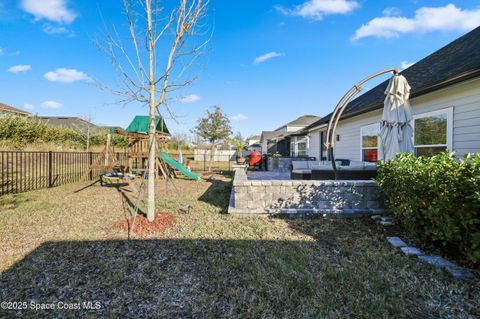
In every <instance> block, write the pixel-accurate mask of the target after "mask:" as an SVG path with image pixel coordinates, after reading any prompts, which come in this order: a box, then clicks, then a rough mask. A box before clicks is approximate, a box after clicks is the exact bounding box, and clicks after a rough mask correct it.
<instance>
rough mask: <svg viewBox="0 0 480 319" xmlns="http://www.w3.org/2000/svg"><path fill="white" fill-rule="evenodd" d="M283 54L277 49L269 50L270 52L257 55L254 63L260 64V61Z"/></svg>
mask: <svg viewBox="0 0 480 319" xmlns="http://www.w3.org/2000/svg"><path fill="white" fill-rule="evenodd" d="M282 55H283V54H281V53H278V52H275V51H272V52H268V53H265V54H264V55H261V56H259V57H256V58H255V60H253V64H259V63H262V62H265V61H267V60H270V59H272V58H276V57H279V56H282Z"/></svg>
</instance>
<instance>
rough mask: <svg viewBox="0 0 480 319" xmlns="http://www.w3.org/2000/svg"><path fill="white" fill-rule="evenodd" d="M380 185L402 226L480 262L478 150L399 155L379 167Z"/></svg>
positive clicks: (479, 158)
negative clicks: (457, 155) (462, 153)
mask: <svg viewBox="0 0 480 319" xmlns="http://www.w3.org/2000/svg"><path fill="white" fill-rule="evenodd" d="M377 183H378V185H379V186H380V188H381V189H382V190H383V192H384V193H385V195H386V205H387V207H388V208H389V209H390V210H391V211H392V212H393V213H394V218H395V222H396V223H397V224H398V225H400V226H403V228H404V229H405V230H407V231H408V232H410V233H412V234H413V235H415V236H417V237H419V238H421V239H423V240H425V241H429V242H433V243H437V244H440V245H442V246H445V247H447V248H448V249H449V250H450V251H451V252H452V253H455V254H459V253H460V254H461V255H462V256H464V257H466V258H467V259H468V260H470V261H471V262H474V263H478V262H480V153H476V154H469V155H466V156H465V157H464V158H461V159H460V158H455V157H454V154H453V153H448V152H444V153H441V154H438V155H436V156H433V157H423V156H421V157H416V156H413V155H411V154H400V155H398V156H397V157H396V158H395V159H393V160H391V161H390V162H388V163H381V164H380V165H379V175H378V178H377Z"/></svg>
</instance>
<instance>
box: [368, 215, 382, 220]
mask: <svg viewBox="0 0 480 319" xmlns="http://www.w3.org/2000/svg"><path fill="white" fill-rule="evenodd" d="M370 218H371V219H373V220H379V219H380V218H382V216H380V215H373V216H371V217H370Z"/></svg>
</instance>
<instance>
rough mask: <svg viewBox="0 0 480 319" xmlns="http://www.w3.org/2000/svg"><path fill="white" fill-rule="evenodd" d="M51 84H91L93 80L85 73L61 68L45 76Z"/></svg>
mask: <svg viewBox="0 0 480 319" xmlns="http://www.w3.org/2000/svg"><path fill="white" fill-rule="evenodd" d="M43 77H44V78H45V79H47V80H48V81H50V82H60V83H73V82H75V81H86V82H91V81H92V79H91V78H90V77H89V76H88V75H87V74H85V73H83V72H80V71H77V70H75V69H66V68H59V69H56V70H55V71H50V72H47V73H45V74H44V75H43Z"/></svg>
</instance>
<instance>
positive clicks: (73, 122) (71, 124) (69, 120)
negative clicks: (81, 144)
mask: <svg viewBox="0 0 480 319" xmlns="http://www.w3.org/2000/svg"><path fill="white" fill-rule="evenodd" d="M37 118H38V119H39V120H40V121H42V122H44V123H45V124H47V125H51V126H57V127H62V128H70V129H73V130H76V131H84V130H87V129H90V130H91V131H92V132H93V131H99V130H101V129H102V128H101V127H99V126H97V125H95V124H93V123H91V122H89V121H86V120H84V119H81V118H79V117H75V116H38V117H37Z"/></svg>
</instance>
